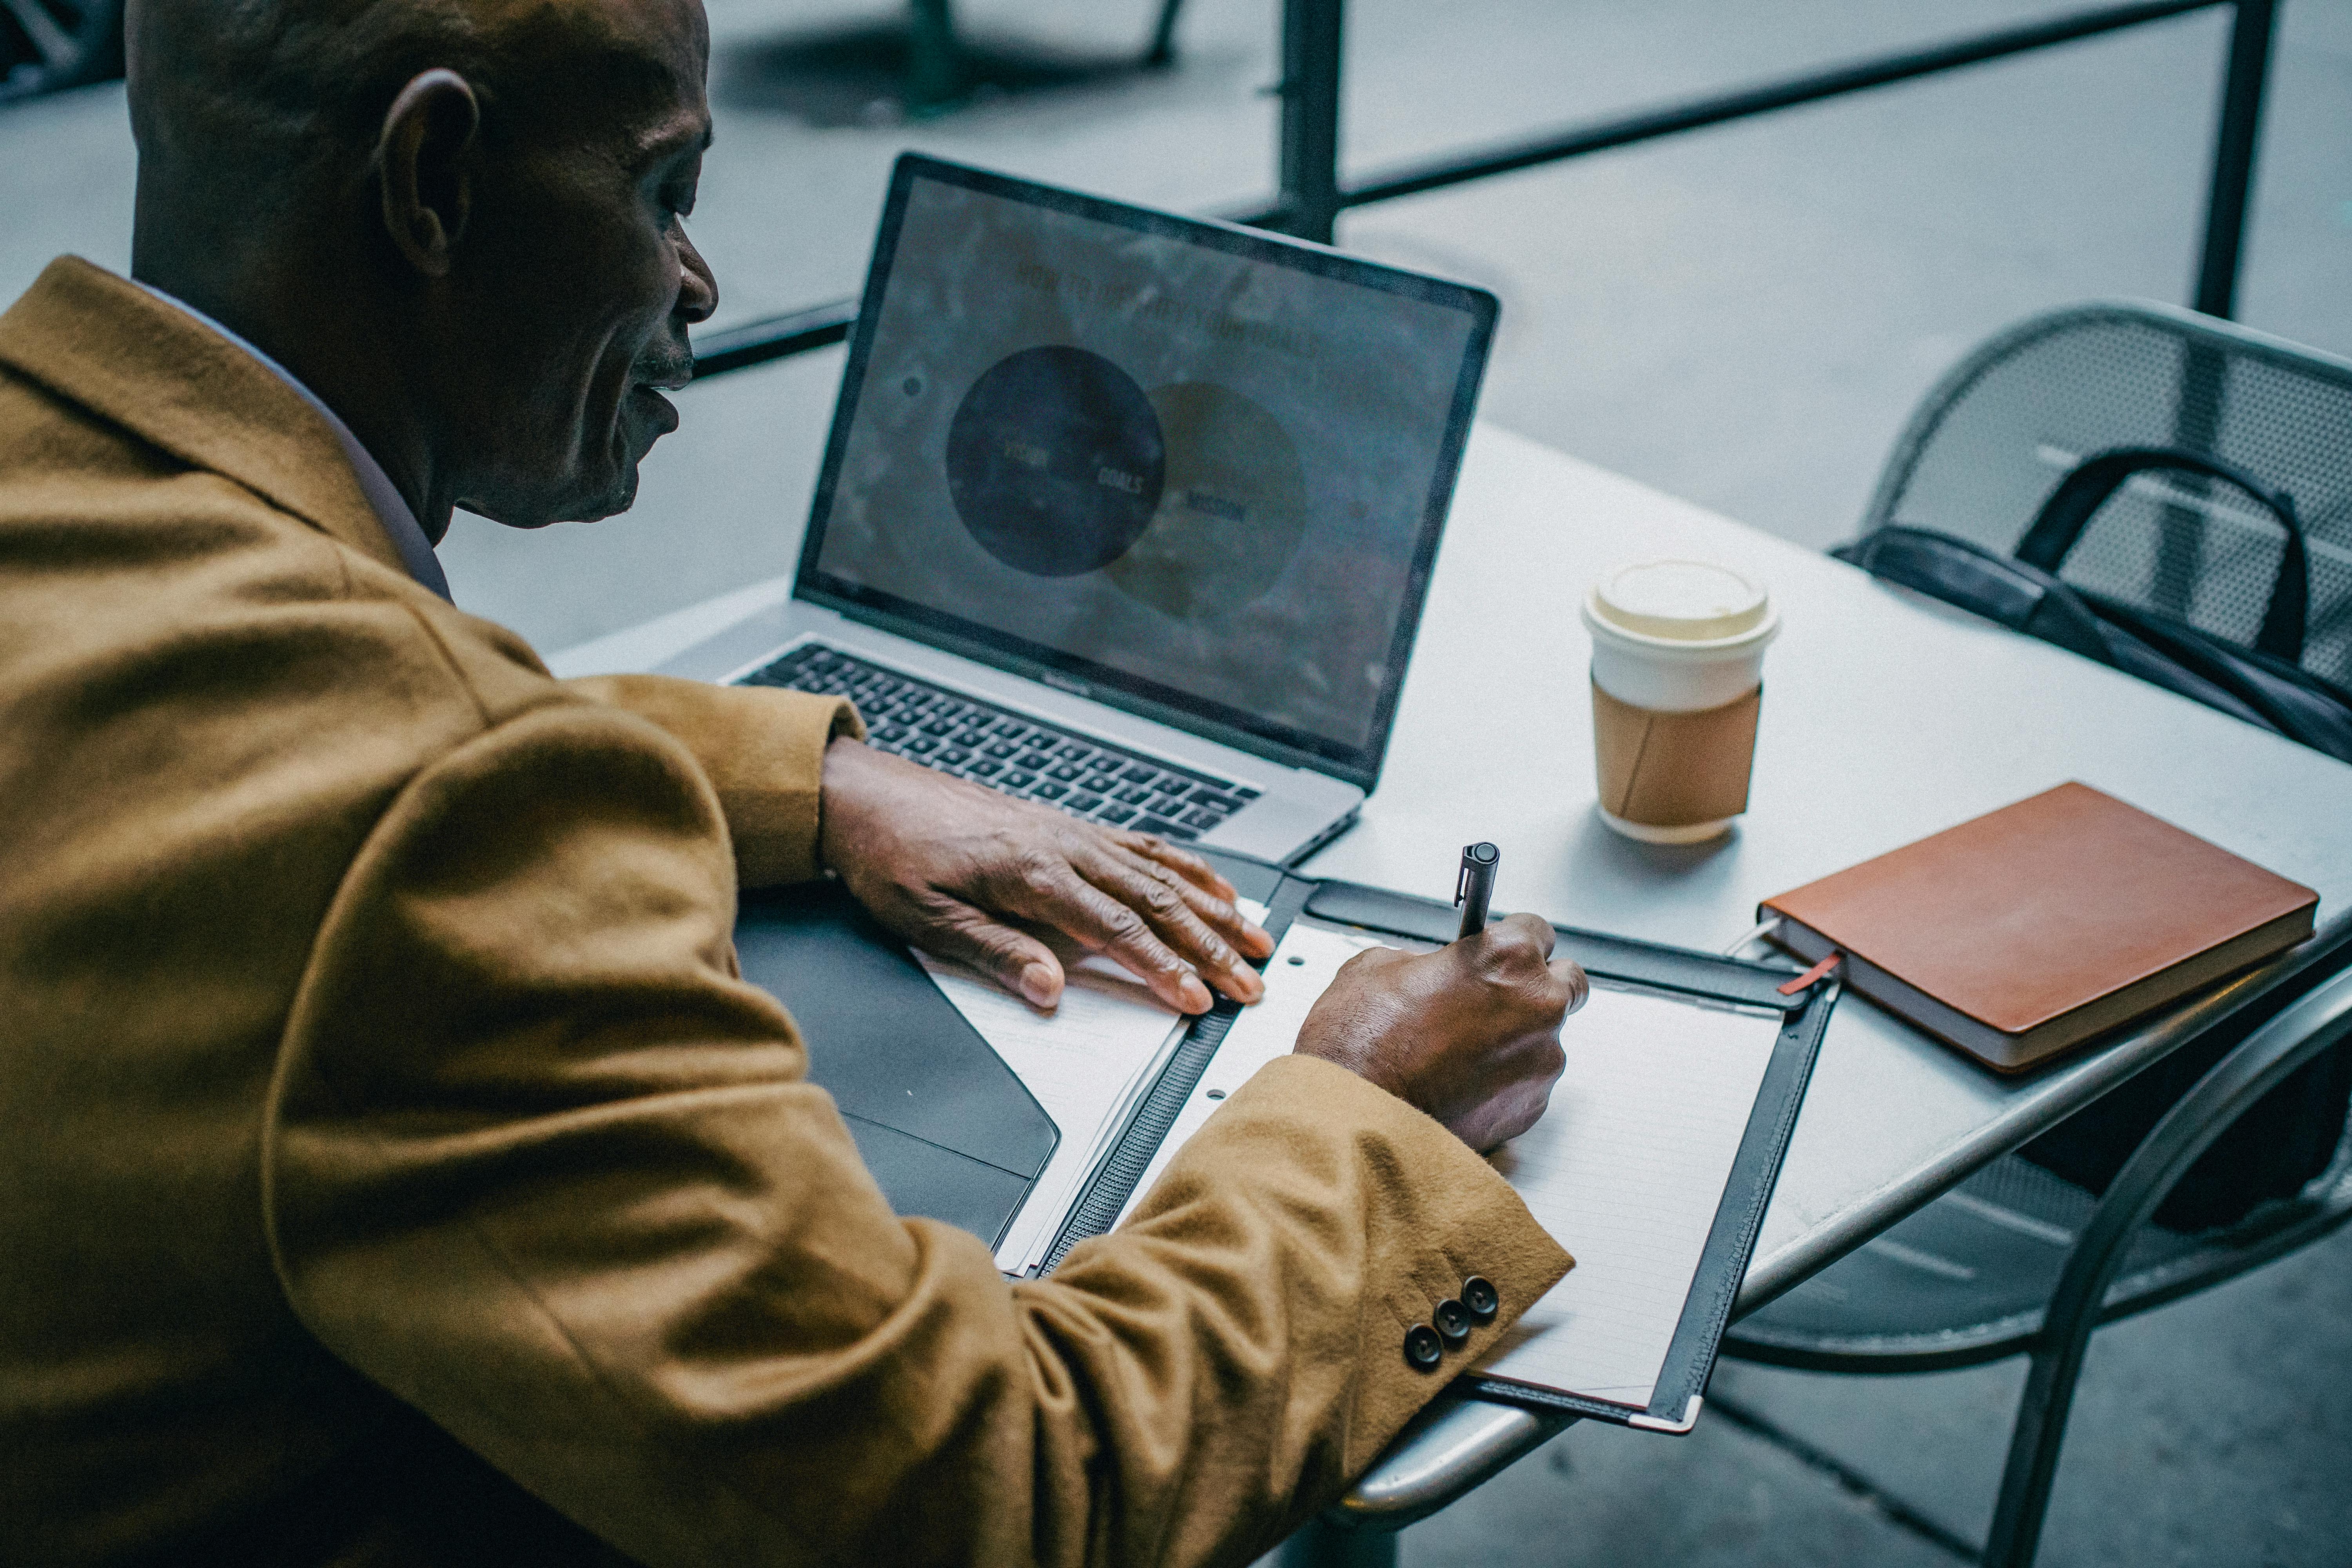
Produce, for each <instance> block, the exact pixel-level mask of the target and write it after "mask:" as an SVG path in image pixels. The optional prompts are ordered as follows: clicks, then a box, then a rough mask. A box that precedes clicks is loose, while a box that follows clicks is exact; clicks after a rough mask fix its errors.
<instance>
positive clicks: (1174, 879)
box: [1072, 851, 1274, 1003]
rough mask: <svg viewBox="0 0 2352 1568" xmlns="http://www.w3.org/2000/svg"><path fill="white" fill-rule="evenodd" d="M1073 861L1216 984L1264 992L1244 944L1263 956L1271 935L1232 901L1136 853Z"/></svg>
mask: <svg viewBox="0 0 2352 1568" xmlns="http://www.w3.org/2000/svg"><path fill="white" fill-rule="evenodd" d="M1072 862H1073V864H1074V866H1075V867H1076V869H1077V872H1078V874H1079V875H1080V876H1082V877H1084V878H1086V879H1087V881H1089V882H1091V883H1092V884H1094V885H1095V886H1096V887H1097V888H1098V889H1101V890H1102V891H1103V892H1105V893H1107V894H1108V895H1109V896H1111V897H1112V898H1114V899H1116V900H1118V901H1119V902H1120V903H1121V904H1123V905H1125V906H1126V907H1127V908H1128V909H1129V910H1133V911H1134V912H1135V913H1136V914H1138V915H1139V916H1141V917H1142V919H1143V920H1144V921H1146V922H1147V923H1148V924H1149V926H1150V930H1151V932H1152V934H1153V935H1154V936H1155V937H1156V938H1158V939H1159V940H1160V942H1163V943H1165V944H1166V945H1167V946H1168V947H1169V948H1171V950H1173V951H1174V952H1176V953H1177V955H1178V956H1179V957H1181V958H1182V959H1184V960H1185V962H1187V963H1191V964H1192V965H1193V966H1194V967H1196V968H1198V969H1199V970H1200V971H1201V972H1202V975H1203V977H1205V978H1207V979H1209V980H1211V981H1213V983H1214V984H1215V985H1216V987H1217V989H1218V990H1220V991H1223V993H1224V994H1226V995H1228V996H1231V997H1233V998H1234V1000H1235V1001H1237V1002H1244V1003H1247V1002H1255V1001H1256V1000H1257V999H1258V998H1259V997H1260V996H1262V995H1264V994H1265V982H1264V981H1263V980H1261V979H1260V978H1259V977H1258V973H1257V971H1256V970H1255V969H1253V968H1251V967H1250V963H1249V959H1248V957H1246V956H1244V946H1245V944H1246V946H1247V947H1253V948H1255V949H1257V952H1256V954H1255V955H1256V956H1258V957H1264V956H1265V954H1266V953H1268V952H1273V951H1274V944H1273V941H1272V939H1270V938H1268V937H1266V936H1265V932H1264V931H1258V930H1257V928H1256V927H1255V926H1253V925H1251V924H1250V922H1249V921H1245V920H1244V919H1243V918H1242V914H1241V911H1240V910H1236V909H1234V906H1233V905H1232V904H1230V903H1228V902H1226V901H1225V900H1223V899H1221V898H1219V897H1217V896H1216V895H1215V894H1213V893H1211V892H1210V891H1208V890H1207V889H1204V888H1202V887H1201V886H1199V885H1198V884H1197V883H1193V882H1190V881H1187V880H1185V879H1183V878H1181V877H1180V876H1178V875H1177V874H1176V873H1175V872H1174V871H1172V870H1171V869H1170V868H1167V867H1165V866H1163V865H1161V864H1160V863H1159V862H1157V861H1154V860H1148V859H1144V858H1140V857H1137V856H1131V855H1121V854H1118V853H1117V852H1116V851H1113V852H1110V853H1102V854H1087V853H1084V852H1080V853H1078V854H1076V855H1075V856H1073V858H1072ZM1251 932H1255V936H1256V940H1255V941H1253V940H1252V939H1251V937H1250V935H1249V933H1251Z"/></svg>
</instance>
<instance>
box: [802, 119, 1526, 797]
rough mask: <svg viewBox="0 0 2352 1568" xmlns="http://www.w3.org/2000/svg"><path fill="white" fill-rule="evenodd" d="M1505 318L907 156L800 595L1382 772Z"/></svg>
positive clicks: (1212, 234) (1343, 764)
mask: <svg viewBox="0 0 2352 1568" xmlns="http://www.w3.org/2000/svg"><path fill="white" fill-rule="evenodd" d="M1494 319H1495V303H1494V300H1493V298H1492V296H1490V295H1487V294H1485V293H1482V292H1480V291H1479V290H1476V289H1467V288H1464V287H1462V286H1460V285H1457V284H1451V283H1444V282H1440V281H1438V280H1436V279H1425V278H1422V277H1419V276H1416V275H1414V274H1411V273H1406V272H1401V271H1397V270H1395V269H1392V268H1382V267H1377V266H1374V265H1371V264H1370V263H1365V262H1360V261H1356V260H1353V259H1351V258H1344V257H1340V256H1338V255H1335V254H1333V253H1331V252H1328V251H1325V250H1321V249H1318V248H1315V247H1307V246H1301V245H1296V244H1293V243H1290V242H1286V241H1281V240H1276V239H1273V238H1270V237H1263V236H1260V235H1257V234H1255V233H1252V232H1249V231H1244V230H1237V229H1234V228H1231V227H1228V226H1223V225H1216V224H1207V223H1201V222H1197V221H1194V220H1190V219H1184V218H1178V217H1173V216H1169V215H1165V214H1160V213H1153V212H1148V211H1144V210H1140V209H1137V208H1131V207H1124V206H1119V205H1115V204H1111V203H1107V202H1100V201H1096V200H1093V199H1091V198H1087V197H1082V196H1076V195H1072V194H1070V193H1067V192H1063V191H1056V190H1052V189H1050V188H1046V187H1041V186H1035V185H1030V184H1024V183H1021V182H1017V181H1012V180H1008V179H1004V178H1003V177H1000V176H995V175H990V174H982V173H981V172H979V171H975V170H968V169H964V168H961V167H960V166H957V165H952V164H945V163H937V162H935V161H932V160H929V159H924V158H919V157H915V156H912V155H909V156H908V157H904V158H902V159H900V160H899V163H898V170H897V173H896V175H895V176H894V178H893V180H892V184H891V192H890V199H889V204H888V205H887V209H886V211H885V214H884V217H883V223H882V231H881V236H880V238H879V240H878V242H877V247H876V252H875V260H874V268H873V272H872V275H871V277H870V278H869V279H868V281H867V285H866V298H865V301H864V306H863V310H862V312H861V314H860V315H859V318H858V324H857V329H856V335H855V338H854V340H853V346H852V353H851V359H850V363H849V366H848V370H847V373H846V374H845V377H844V380H843V386H842V395H841V403H840V406H839V408H838V409H837V411H836V413H835V419H834V428H833V435H832V440H831V444H830V446H829V447H828V449H827V452H826V456H825V467H824V477H823V479H822V480H821V482H820V484H819V487H818V491H817V498H816V506H815V511H814V516H813V517H812V520H811V523H810V529H809V534H808V540H807V543H806V546H805V548H804V552H803V558H802V566H801V579H800V586H799V592H800V594H801V595H802V596H803V597H808V598H814V599H817V600H820V601H822V602H828V603H832V604H834V605H836V606H837V607H840V608H843V609H845V610H847V611H849V612H850V613H853V614H856V615H859V616H860V618H864V619H869V620H876V621H879V622H881V623H882V624H885V625H887V626H888V627H889V628H890V629H892V630H894V631H898V632H900V633H902V634H907V635H911V636H914V637H918V638H919V639H920V640H924V641H928V642H932V643H936V644H942V645H945V646H949V647H953V648H954V650H955V651H958V652H962V653H967V654H971V655H974V656H976V657H979V658H983V659H985V660H987V661H988V662H991V663H994V664H997V665H1000V666H1003V667H1005V668H1015V669H1019V670H1021V671H1023V672H1024V673H1030V674H1039V675H1044V676H1045V678H1046V679H1051V680H1052V681H1053V683H1054V684H1055V685H1057V686H1062V687H1065V688H1071V687H1074V686H1075V687H1078V688H1082V689H1084V690H1085V691H1086V694H1087V695H1089V696H1094V697H1098V698H1101V699H1103V700H1109V701H1112V702H1114V703H1118V705H1120V706H1124V707H1129V708H1132V709H1136V710H1140V711H1143V712H1145V713H1146V714H1147V715H1148V716H1150V717H1154V718H1159V719H1161V720H1163V721H1172V722H1177V723H1180V724H1182V725H1183V726H1184V727H1186V728H1190V729H1193V730H1196V731H1203V732H1206V733H1210V734H1212V735H1213V737H1214V738H1216V739H1219V740H1223V741H1226V742H1230V743H1235V744H1243V745H1246V746H1247V747H1248V749H1251V750H1255V751H1258V752H1270V754H1274V755H1276V756H1277V757H1279V758H1281V759H1282V760H1286V761H1292V762H1297V763H1303V764H1305V765H1312V766H1318V767H1319V768H1321V769H1322V770H1323V771H1325V772H1329V773H1339V774H1340V775H1341V776H1352V777H1355V778H1357V779H1358V780H1359V782H1361V783H1363V784H1366V786H1367V787H1369V785H1370V778H1371V776H1372V775H1373V774H1376V773H1377V772H1378V769H1379V763H1380V756H1381V752H1382V751H1383V750H1384V749H1385V746H1386V742H1387V735H1388V729H1389V723H1390V720H1391V716H1392V713H1393V710H1394V707H1395V701H1396V694H1397V689H1398V687H1399V685H1400V684H1401V683H1402V679H1403V675H1404V668H1405V661H1406V659H1407V658H1408V657H1409V655H1410V653H1411V650H1412V632H1413V627H1414V626H1415V624H1416V622H1417V621H1418V619H1419V616H1420V611H1421V604H1422V599H1423V594H1424V592H1425V589H1426V586H1427V580H1428V573H1429V566H1430V563H1431V561H1432V559H1433V557H1434V555H1435V552H1436V545H1437V538H1438V533H1439V531H1440V529H1441V528H1442V527H1443V525H1444V514H1445V507H1446V503H1447V501H1448V500H1449V499H1450V497H1451V494H1452V490H1453V484H1454V472H1455V468H1456V467H1457V465H1458V463H1459V459H1460V452H1461V445H1462V441H1463V438H1464V437H1465V434H1466V431H1467V427H1468V423H1469V416H1470V410H1471V407H1472V405H1473V403H1474V402H1475V396H1476V391H1477V385H1478V380H1479V376H1480V374H1481V373H1482V371H1483V369H1484V366H1485V361H1486V346H1487V343H1488V341H1489V339H1490V338H1491V336H1492V332H1493V325H1494ZM1056 677H1058V679H1056Z"/></svg>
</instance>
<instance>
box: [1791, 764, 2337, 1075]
mask: <svg viewBox="0 0 2352 1568" xmlns="http://www.w3.org/2000/svg"><path fill="white" fill-rule="evenodd" d="M2318 904H2319V895H2318V894H2316V893H2315V892H2313V891H2312V890H2311V889H2309V888H2305V887H2302V886H2299V885H2297V884H2296V883H2294V882H2290V881H2288V880H2287V879H2285V878H2284V877H2277V876H2273V875H2272V874H2271V873H2270V872H2268V871H2265V870H2263V868H2261V867H2260V866H2256V865H2254V864H2252V862H2250V861H2246V860H2242V859H2240V858H2238V857H2237V856H2235V855H2232V854H2231V853H2230V852H2229V851H2228V850H2226V849H2221V848H2217V847H2214V846H2213V845H2210V844H2208V843H2207V842H2205V840H2203V839H2202V838H2199V837H2196V836H2195V835H2193V834H2189V833H2184V832H2182V831H2181V830H2180V829H2179V828H2178V827H2175V826H2172V825H2171V824H2170V823H2168V822H2162V821H2159V820H2158V819H2157V818H2155V817H2153V816H2149V815H2148V814H2147V813H2146V812H2144V811H2141V810H2139V809H2138V808H2137V807H2136V806H2130V805H2125V804H2124V803H2123V802H2122V801H2119V800H2117V799H2116V798H2115V797H2114V796H2113V795H2103V794H2101V793H2100V792H2099V791H2097V790H2095V789H2093V788H2091V787H2090V785H2088V784H2060V785H2059V786H2058V787H2057V788H2056V789H2053V790H2047V791H2044V792H2043V793H2042V794H2041V795H2034V796H2032V798H2030V799H2027V800H2021V801H2019V802H2018V803H2017V804H2016V805H2005V806H2003V807H2001V808H2000V810H1999V811H1995V812H1990V813H1988V814H1987V815H1985V816H1979V817H1978V818H1976V819H1975V820H1973V821H1970V822H1963V823H1961V824H1960V825H1959V826H1958V827H1949V828H1946V829H1945V830H1944V831H1943V832H1941V833H1937V834H1935V835H1933V836H1931V837H1927V838H1922V839H1920V840H1919V841H1918V842H1917V843H1916V844H1906V845H1905V846H1904V847H1902V848H1900V849H1896V850H1892V851H1890V852H1888V853H1887V854H1885V855H1881V856H1879V857H1878V858H1876V859H1874V860H1865V861H1864V862H1863V863H1862V864H1861V865H1859V866H1853V867H1849V868H1847V869H1845V870H1843V871H1840V872H1838V873H1837V874H1836V875H1835V876H1831V877H1824V878H1822V879H1821V880H1820V881H1818V882H1808V883H1807V884H1806V885H1805V886H1803V887H1801V888H1798V889H1794V890H1793V891H1790V892H1786V893H1782V894H1780V895H1779V896H1778V897H1776V898H1770V899H1767V900H1764V902H1763V904H1762V906H1761V907H1760V908H1759V910H1758V918H1759V920H1760V919H1765V918H1768V916H1767V914H1766V911H1770V912H1771V913H1774V914H1778V915H1779V916H1780V931H1779V932H1778V934H1777V935H1776V936H1775V937H1774V939H1773V940H1775V941H1776V942H1780V945H1781V946H1783V947H1786V948H1787V949H1789V950H1790V952H1794V953H1795V954H1797V955H1798V956H1799V957H1800V958H1803V959H1807V960H1810V961H1816V962H1817V961H1819V960H1822V959H1824V958H1826V957H1828V956H1829V955H1830V954H1831V953H1832V952H1842V953H1843V954H1844V955H1845V965H1844V968H1845V980H1846V984H1849V985H1851V986H1852V987H1853V989H1854V990H1856V991H1859V992H1861V993H1862V994H1864V995H1865V996H1867V997H1869V998H1870V999H1871V1000H1872V1001H1874V1002H1876V1003H1878V1004H1879V1005H1882V1006H1884V1007H1886V1008H1888V1009H1889V1010H1890V1011H1892V1012H1895V1013H1896V1014H1898V1015H1900V1016H1902V1017H1904V1018H1906V1019H1907V1020H1909V1021H1910V1022H1911V1023H1914V1024H1916V1025H1917V1026H1919V1027H1921V1028H1923V1029H1926V1030H1927V1032H1928V1033H1930V1034H1933V1035H1936V1036H1938V1037H1941V1038H1943V1039H1946V1040H1948V1041H1949V1042H1951V1043H1952V1044H1953V1045H1955V1046H1958V1047H1959V1048H1960V1049H1962V1050H1964V1051H1966V1052H1968V1053H1969V1055H1970V1056H1972V1057H1975V1058H1977V1059H1978V1060H1979V1061H1981V1062H1983V1063H1984V1064H1985V1065H1986V1066H1988V1067H1990V1068H1994V1069H1995V1070H1997V1071H2000V1072H2022V1071H2023V1070H2024V1069H2026V1068H2030V1067H2033V1066H2036V1065H2037V1064H2039V1063H2041V1062H2042V1061H2044V1060H2046V1059H2047V1058H2050V1057H2052V1056H2054V1055H2055V1054H2057V1053H2058V1052H2060V1051H2063V1050H2065V1049H2066V1048H2067V1047H2071V1046H2075V1045H2079V1044H2081V1043H2082V1042H2083V1041H2084V1040H2087V1039H2089V1038H2090V1037H2093V1036H2095V1035H2098V1034H2103V1033H2105V1031H2107V1030H2109V1029H2112V1028H2115V1027H2117V1026H2120V1025H2123V1024H2127V1023H2130V1022H2131V1021H2132V1020H2134V1019H2136V1018H2139V1017H2143V1016H2146V1015H2147V1014H2149V1013H2153V1012H2155V1011H2156V1010H2157V1009H2158V1008H2160V1007H2162V1006H2164V1005H2166V1004H2168V1003H2169V1002H2173V1001H2175V1000H2177V999H2179V998H2180V997H2182V996H2185V995H2187V994H2189V993H2190V992H2191V991H2194V990H2196V989H2198V988H2199V987H2200V986H2202V985H2205V984H2210V982H2212V981H2215V980H2218V979H2220V978H2221V977H2222V976H2223V975H2225V974H2230V973H2235V972H2236V971H2238V970H2241V969H2243V968H2245V967H2247V966H2248V965H2250V964H2252V963H2259V962H2260V961H2262V960H2263V959H2265V958H2268V957H2270V956H2271V955H2272V954H2273V953H2275V952H2282V951H2284V950H2285V949H2287V948H2290V947H2293V946H2294V944H2295V943H2296V942H2301V941H2302V940H2303V939H2304V938H2305V937H2307V936H2309V935H2310V934H2311V930H2312V918H2313V911H2314V910H2315V909H2316V908H2317V907H2318Z"/></svg>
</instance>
